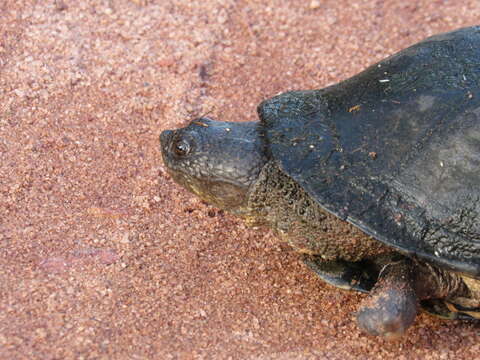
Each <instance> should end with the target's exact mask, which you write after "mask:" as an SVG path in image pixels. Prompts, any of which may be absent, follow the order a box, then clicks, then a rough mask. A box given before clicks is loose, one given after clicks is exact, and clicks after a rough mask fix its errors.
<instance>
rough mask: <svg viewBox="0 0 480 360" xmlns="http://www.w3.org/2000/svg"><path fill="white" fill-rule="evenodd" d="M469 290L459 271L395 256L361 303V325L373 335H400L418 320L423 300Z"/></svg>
mask: <svg viewBox="0 0 480 360" xmlns="http://www.w3.org/2000/svg"><path fill="white" fill-rule="evenodd" d="M466 294H468V289H467V287H466V285H465V283H464V282H463V281H462V279H461V278H460V277H459V276H458V275H456V274H453V273H451V272H448V271H446V270H442V269H440V268H438V267H436V266H434V265H431V264H428V263H426V262H420V261H416V260H412V259H409V258H403V257H402V258H400V259H398V260H396V261H394V260H393V259H392V261H390V262H388V263H387V264H386V265H385V266H384V267H383V269H382V270H381V271H380V273H379V276H378V280H377V283H376V284H375V286H374V287H373V289H372V290H371V292H370V295H369V296H368V298H367V299H365V301H364V302H363V303H362V304H361V306H360V310H359V311H358V313H357V321H358V325H359V326H360V327H361V328H362V329H363V330H365V331H366V332H368V333H369V334H371V335H380V336H384V337H385V338H387V339H396V338H398V337H400V336H402V335H403V334H404V333H405V331H406V330H407V329H408V328H409V327H410V325H412V324H413V322H414V321H415V317H416V315H417V313H418V311H419V308H420V301H421V300H427V299H449V298H450V299H451V298H455V297H457V296H464V295H466Z"/></svg>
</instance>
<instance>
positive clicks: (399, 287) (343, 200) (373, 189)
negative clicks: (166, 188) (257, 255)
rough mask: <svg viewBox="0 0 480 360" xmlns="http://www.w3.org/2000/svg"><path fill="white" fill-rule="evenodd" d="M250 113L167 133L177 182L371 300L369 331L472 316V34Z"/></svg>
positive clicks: (477, 147) (164, 141) (476, 100)
mask: <svg viewBox="0 0 480 360" xmlns="http://www.w3.org/2000/svg"><path fill="white" fill-rule="evenodd" d="M257 112H258V116H259V121H250V122H225V121H216V120H213V119H211V118H210V117H207V116H202V117H199V118H196V119H195V120H193V121H190V122H189V123H188V125H187V126H185V127H183V128H178V129H174V130H164V131H163V132H161V134H160V150H161V153H162V157H163V161H164V164H165V167H166V169H167V171H168V173H169V174H170V176H171V177H172V179H173V180H174V181H175V182H176V183H178V184H180V185H182V186H183V187H185V188H186V189H187V190H189V191H190V192H192V193H194V194H196V195H197V196H199V197H200V198H201V199H203V200H204V201H206V202H207V203H210V204H212V205H213V206H216V207H219V208H221V209H224V210H226V211H228V212H230V213H232V214H234V215H237V216H239V217H241V218H243V219H244V220H245V221H246V223H247V224H249V225H252V226H263V225H265V226H268V227H270V228H272V229H273V231H274V233H275V234H276V236H277V237H278V238H280V239H281V240H283V241H285V242H287V243H288V244H289V245H290V246H291V247H292V248H293V249H294V250H296V251H298V252H299V253H300V254H301V255H300V256H301V258H302V260H303V261H304V262H305V264H306V265H307V266H308V267H309V268H311V269H312V270H313V271H314V272H315V273H316V274H318V276H319V277H320V278H321V279H322V280H324V281H326V282H327V283H329V284H331V285H334V286H336V287H338V288H341V289H347V290H355V291H360V292H364V293H367V294H368V295H367V296H366V297H365V298H364V299H363V300H362V302H361V304H360V306H359V309H358V311H357V312H356V314H355V315H356V320H357V324H358V326H359V327H360V328H361V329H362V330H363V331H365V332H366V333H368V334H371V335H377V336H383V337H385V338H387V339H397V338H399V337H401V336H402V335H404V334H405V333H406V331H407V329H408V328H409V327H410V326H411V325H412V324H413V323H414V321H415V318H416V316H417V314H418V313H419V311H421V310H424V311H426V312H429V313H431V314H434V315H437V316H440V317H443V318H447V319H464V320H471V321H477V320H479V319H480V120H479V117H480V26H474V27H468V28H462V29H458V30H455V31H451V32H447V33H442V34H438V35H435V36H432V37H429V38H426V39H425V40H423V41H421V42H419V43H416V44H414V45H412V46H410V47H408V48H406V49H404V50H402V51H400V52H397V53H396V54H394V55H392V56H390V57H388V58H386V59H384V60H382V61H380V62H378V63H376V64H374V65H371V66H370V67H368V68H366V69H365V70H363V71H362V72H360V73H358V74H357V75H355V76H353V77H351V78H349V79H346V80H343V81H341V82H339V83H337V84H334V85H331V86H328V87H325V88H322V89H316V90H293V91H287V92H284V93H282V94H280V95H276V96H274V97H272V98H269V99H266V100H264V101H262V102H261V103H260V105H259V106H258V108H257Z"/></svg>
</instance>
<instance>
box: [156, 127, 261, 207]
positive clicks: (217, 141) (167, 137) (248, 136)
mask: <svg viewBox="0 0 480 360" xmlns="http://www.w3.org/2000/svg"><path fill="white" fill-rule="evenodd" d="M258 125H259V123H258V122H248V123H231V122H221V121H214V120H211V119H208V118H199V119H196V120H193V121H192V122H191V123H190V124H189V125H188V126H187V127H184V128H181V129H177V130H165V131H163V132H162V133H161V135H160V145H161V151H162V156H163V161H164V163H165V166H166V167H167V169H168V172H169V174H170V175H171V176H172V178H173V179H174V180H175V182H177V183H178V184H180V185H182V186H183V187H185V188H186V189H187V190H189V191H190V192H192V193H194V194H196V195H197V196H199V197H200V198H202V199H203V200H205V201H207V202H208V203H210V204H212V205H215V206H217V207H219V208H222V209H225V210H228V211H230V212H233V213H237V214H239V215H240V214H242V213H244V212H246V210H247V201H248V190H249V189H250V186H251V185H252V184H253V183H254V182H255V181H256V179H257V178H258V175H259V173H260V171H261V169H262V167H263V165H264V164H265V162H266V154H265V146H264V144H263V141H262V139H263V137H262V136H261V135H260V131H259V126H258Z"/></svg>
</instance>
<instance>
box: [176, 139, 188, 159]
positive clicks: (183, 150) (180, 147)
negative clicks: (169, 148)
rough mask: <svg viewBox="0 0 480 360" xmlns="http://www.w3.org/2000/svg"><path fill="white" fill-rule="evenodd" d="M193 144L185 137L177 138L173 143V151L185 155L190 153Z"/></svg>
mask: <svg viewBox="0 0 480 360" xmlns="http://www.w3.org/2000/svg"><path fill="white" fill-rule="evenodd" d="M190 150H191V146H190V143H189V142H188V141H186V140H185V139H177V140H175V142H174V143H173V152H174V153H175V155H177V156H185V155H188V154H189V153H190Z"/></svg>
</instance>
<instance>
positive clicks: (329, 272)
mask: <svg viewBox="0 0 480 360" xmlns="http://www.w3.org/2000/svg"><path fill="white" fill-rule="evenodd" d="M303 262H304V263H305V264H306V265H307V266H308V267H309V268H310V269H311V270H313V271H314V272H315V273H316V274H317V275H318V276H319V277H320V278H321V279H322V280H323V281H325V282H326V283H328V284H330V285H333V286H335V287H338V288H340V289H343V290H354V291H360V292H364V293H368V292H369V291H370V290H371V289H372V288H373V286H374V285H375V282H376V280H377V276H378V270H376V269H375V268H374V267H373V266H372V264H369V263H368V262H366V261H365V262H348V261H343V260H332V261H325V260H323V259H322V258H321V257H320V256H315V255H304V256H303Z"/></svg>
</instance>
